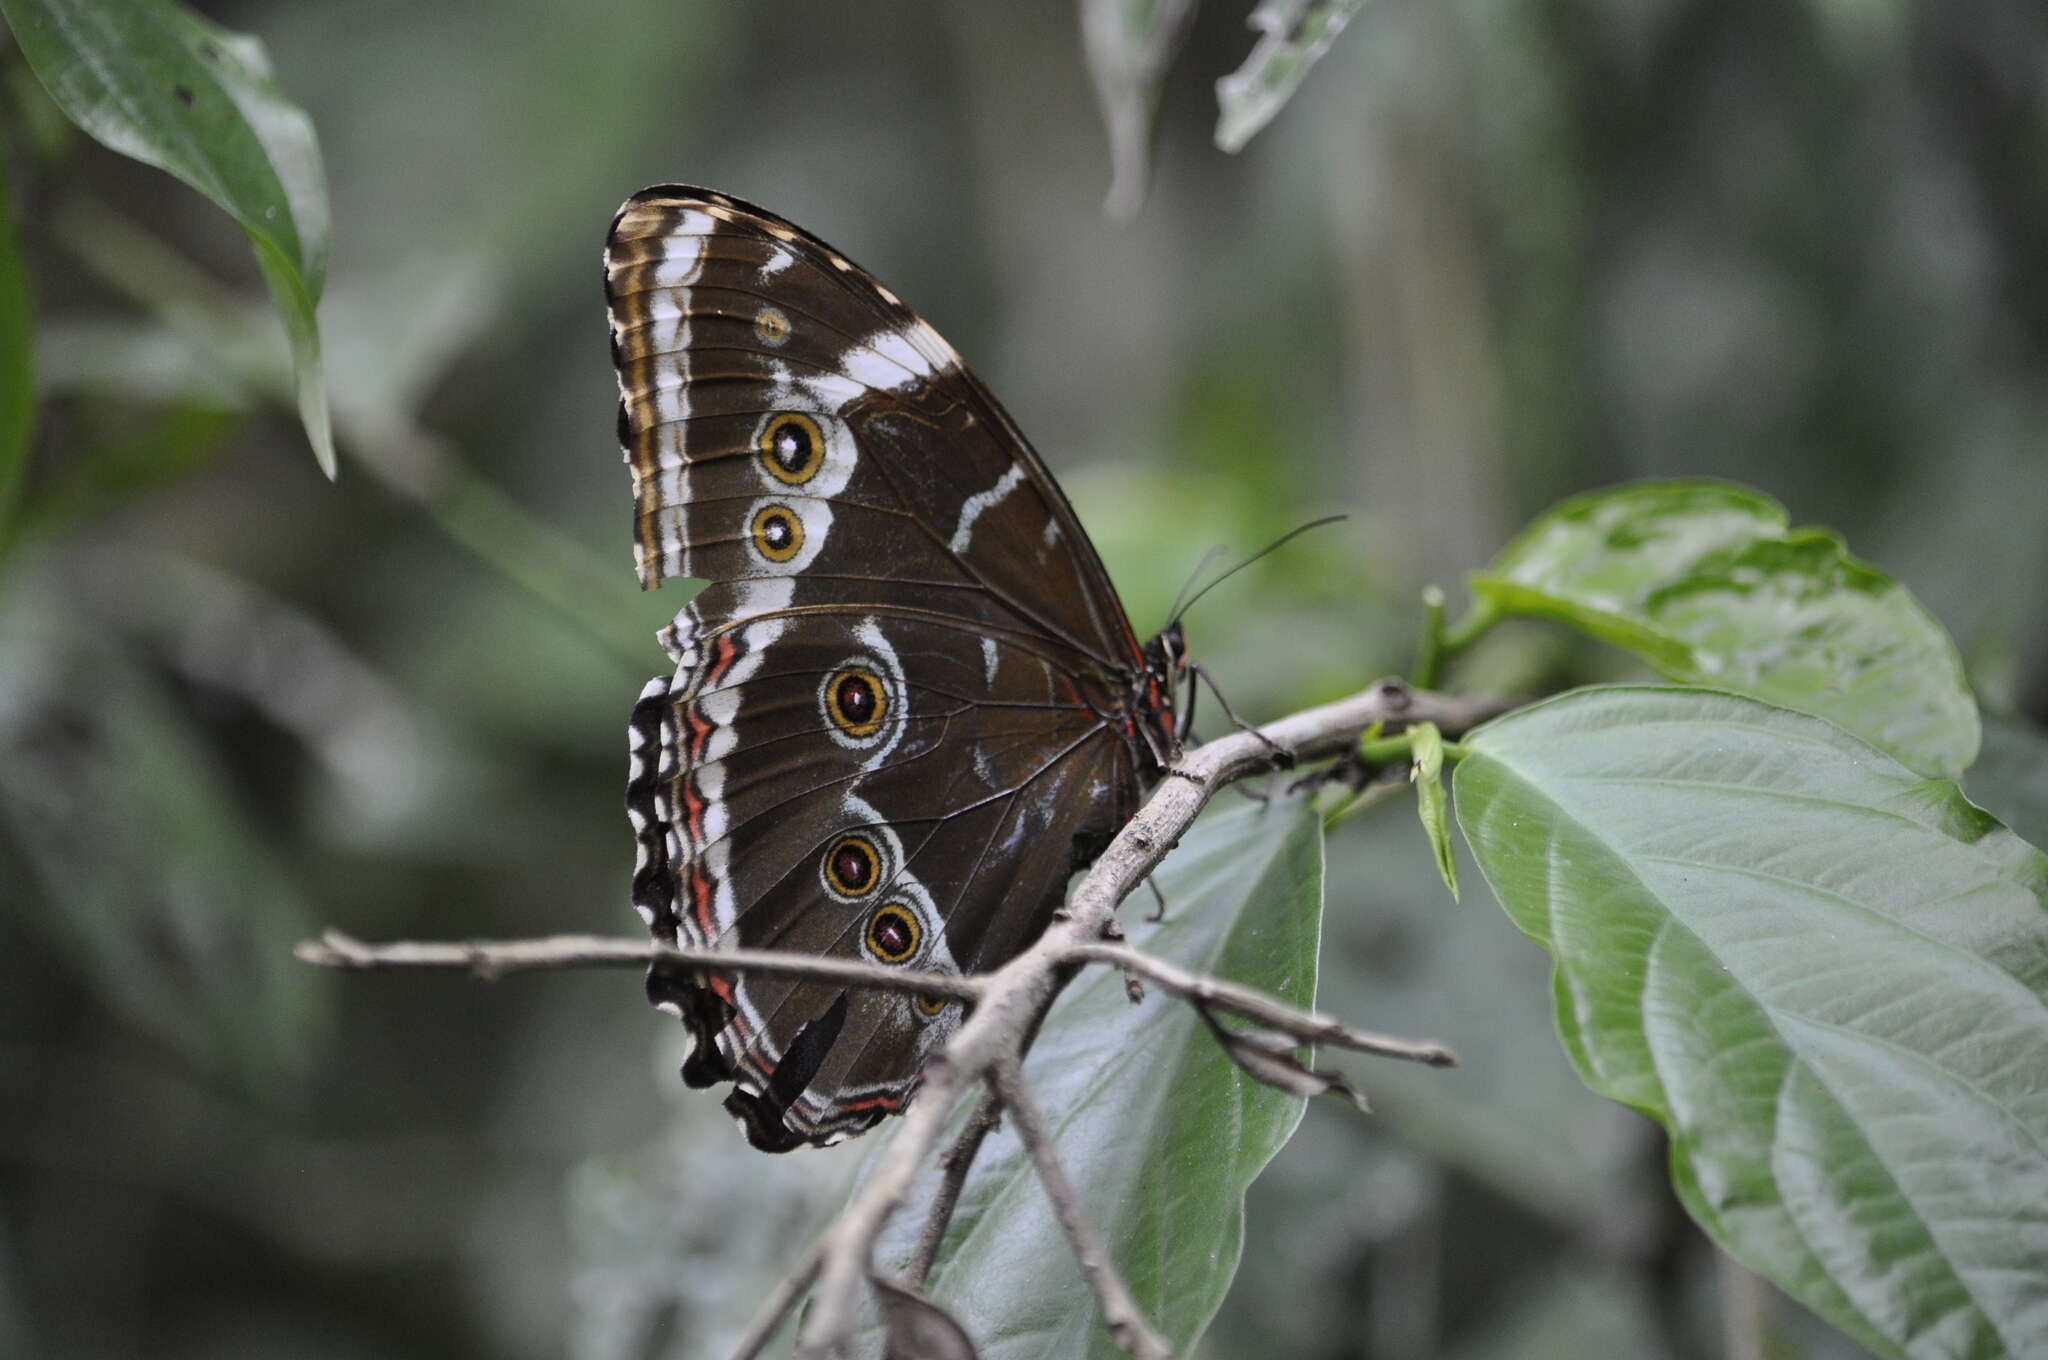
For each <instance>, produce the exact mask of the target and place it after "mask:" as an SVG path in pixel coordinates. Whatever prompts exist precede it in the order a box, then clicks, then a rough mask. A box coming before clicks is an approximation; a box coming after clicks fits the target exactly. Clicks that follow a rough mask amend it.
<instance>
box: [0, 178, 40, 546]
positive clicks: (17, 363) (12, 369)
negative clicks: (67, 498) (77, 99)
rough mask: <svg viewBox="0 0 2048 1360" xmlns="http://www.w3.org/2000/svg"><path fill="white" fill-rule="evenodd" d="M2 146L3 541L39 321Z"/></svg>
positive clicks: (30, 417)
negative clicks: (36, 326)
mask: <svg viewBox="0 0 2048 1360" xmlns="http://www.w3.org/2000/svg"><path fill="white" fill-rule="evenodd" d="M7 170H8V166H7V156H6V152H5V148H4V147H0V540H4V539H5V537H6V530H7V523H8V520H9V519H10V518H11V517H12V511H13V508H14V503H15V499H16V497H18V496H19V495H20V494H21V476H22V472H23V470H24V468H25V467H26V466H27V463H28V443H29V438H30V436H31V435H32V434H33V433H34V431H35V412H36V360H35V325H34V319H33V312H32V303H31V300H30V297H29V286H28V264H27V262H26V261H25V260H24V259H23V258H22V253H21V233H20V232H19V231H17V230H16V229H15V225H14V196H13V194H12V192H11V190H10V186H9V184H8V179H7Z"/></svg>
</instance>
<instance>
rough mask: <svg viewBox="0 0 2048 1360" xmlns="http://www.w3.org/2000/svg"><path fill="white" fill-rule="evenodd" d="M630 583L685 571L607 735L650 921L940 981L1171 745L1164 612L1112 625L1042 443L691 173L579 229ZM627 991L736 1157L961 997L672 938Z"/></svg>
mask: <svg viewBox="0 0 2048 1360" xmlns="http://www.w3.org/2000/svg"><path fill="white" fill-rule="evenodd" d="M605 289H606V296H607V299H608V303H609V307H610V317H611V336H612V359H613V363H614V366H615V367H616V369H617V372H618V381H619V424H618V433H619V443H620V445H621V447H622V448H623V450H624V453H625V461H626V463H627V465H628V466H629V467H630V468H631V470H632V480H633V504H634V555H635V562H636V566H637V568H638V571H639V576H640V582H641V585H642V587H643V588H652V587H654V586H656V585H658V584H659V583H660V582H661V581H662V580H663V579H665V578H667V577H672V576H681V577H696V578H700V579H702V580H703V581H705V582H707V583H708V584H706V585H705V587H704V588H703V590H702V591H701V592H700V593H698V594H697V595H696V596H695V597H694V598H693V599H691V600H690V602H689V603H688V604H687V605H685V606H684V607H683V609H682V610H681V612H680V613H679V614H677V616H676V618H675V620H674V622H673V623H671V624H670V625H669V626H668V627H667V628H665V629H663V630H662V632H661V634H660V640H661V642H662V645H663V647H664V648H665V649H666V651H667V652H668V655H669V657H670V659H671V660H672V661H673V662H674V665H675V672H674V674H673V675H672V676H669V677H665V678H664V677H657V678H656V679H654V680H651V681H649V682H648V683H647V686H646V688H645V689H644V690H643V691H642V693H641V695H640V698H639V701H638V702H637V703H636V704H635V705H634V708H633V713H632V718H631V723H630V750H631V755H630V768H629V776H628V783H627V791H626V806H627V812H628V814H629V817H630V819H631V821H632V824H633V830H634V834H635V837H636V839H637V842H638V858H637V864H636V867H635V871H634V876H633V901H634V905H635V906H636V907H637V908H638V910H639V912H640V914H641V915H642V916H643V917H645V918H646V920H647V924H648V926H649V928H650V930H651V931H652V932H653V935H654V938H655V939H656V940H658V941H660V942H663V943H667V944H675V945H679V946H687V947H696V948H706V947H710V948H731V947H746V948H767V949H778V950H791V951H800V952H807V953H814V954H825V955H832V956H838V957H842V958H858V959H865V960H867V961H869V962H872V963H876V964H881V965H886V966H893V967H902V968H912V969H926V970H936V971H939V972H943V973H956V974H963V975H964V974H973V973H977V972H984V971H987V970H990V969H993V968H995V967H997V966H999V965H1001V964H1002V963H1004V962H1005V961H1007V960H1009V959H1010V958H1012V957H1014V956H1015V955H1016V954H1017V953H1018V952H1020V951H1021V950H1023V949H1024V948H1025V947H1027V946H1028V945H1029V944H1030V943H1031V942H1032V941H1033V940H1034V939H1035V938H1036V937H1037V936H1038V935H1039V933H1040V932H1041V931H1042V930H1043V929H1044V928H1045V925H1046V923H1047V922H1048V921H1049V920H1050V919H1051V917H1052V915H1053V913H1054V912H1055V911H1056V910H1057V909H1058V908H1059V906H1060V904H1061V901H1062V900H1063V897H1064V894H1065V890H1066V884H1067V881H1068V879H1069V878H1070V877H1071V875H1072V874H1073V873H1074V872H1075V870H1077V869H1079V868H1081V867H1084V866H1086V865H1087V864H1089V863H1090V862H1092V861H1093V860H1094V859H1095V858H1096V857H1097V856H1098V855H1099V854H1100V853H1101V852H1102V849H1103V848H1104V847H1105V846H1106V845H1107V844H1108V842H1109V840H1110V839H1111V837H1113V836H1114V835H1115V834H1116V832H1117V831H1118V830H1119V829H1120V828H1121V827H1122V826H1123V825H1124V823H1125V822H1126V821H1128V820H1129V819H1130V817H1131V816H1132V814H1133V813H1134V812H1135V811H1136V810H1137V807H1138V805H1139V803H1140V801H1141V800H1142V798H1143V796H1144V794H1145V792H1146V791H1147V789H1148V788H1149V787H1150V786H1151V785H1152V783H1153V782H1155V781H1156V780H1157V779H1158V778H1159V777H1160V776H1161V775H1162V773H1163V772H1164V771H1165V770H1166V769H1167V768H1168V767H1169V766H1170V764H1171V762H1172V761H1173V760H1174V759H1175V758H1176V757H1177V756H1178V753H1179V752H1180V750H1181V744H1182V741H1183V739H1184V738H1185V736H1186V732H1185V730H1184V726H1183V725H1179V724H1177V723H1176V703H1175V695H1176V693H1177V692H1178V689H1179V687H1180V685H1181V684H1182V683H1183V681H1184V680H1185V679H1186V677H1187V674H1188V665H1187V655H1186V646H1185V639H1184V636H1183V633H1182V630H1181V627H1180V625H1179V624H1178V622H1175V623H1172V624H1169V625H1168V626H1167V628H1166V629H1165V630H1164V631H1163V632H1162V633H1160V634H1159V636H1157V637H1154V638H1153V639H1152V640H1151V641H1149V642H1140V641H1139V639H1138V637H1137V635H1136V634H1135V633H1134V632H1133V631H1132V629H1131V624H1130V620H1129V619H1128V617H1126V615H1125V612H1124V607H1123V603H1122V601H1121V600H1120V599H1119V598H1118V596H1117V593H1116V590H1115V588H1114V587H1113V586H1112V585H1111V584H1110V580H1109V575H1108V573H1107V572H1106V571H1105V570H1104V569H1103V565H1102V560H1101V558H1100V557H1099V556H1097V554H1096V551H1095V548H1094V545H1093V544H1092V543H1090V542H1089V540H1088V536H1087V535H1086V533H1084V532H1083V531H1082V528H1081V524H1080V521H1079V520H1078V519H1077V518H1076V517H1075V515H1074V511H1073V507H1072V506H1070V505H1069V504H1068V503H1067V498H1066V497H1065V496H1064V495H1063V494H1062V493H1061V491H1060V489H1059V487H1058V485H1057V484H1056V483H1055V482H1054V481H1053V479H1052V474H1051V473H1050V472H1048V471H1047V470H1046V467H1045V464H1044V463H1043V462H1041V461H1040V459H1039V457H1038V455H1037V454H1036V453H1035V452H1033V450H1032V448H1031V446H1030V445H1029V444H1028V443H1026V442H1025V440H1024V436H1023V435H1022V434H1021V433H1019V431H1018V429H1017V427H1016V425H1015V424H1014V423H1013V422H1012V421H1011V419H1010V417H1009V415H1008V414H1007V413H1005V411H1004V410H1003V408H1002V406H1001V405H1000V404H999V403H998V402H997V401H996V399H995V397H994V395H993V394H991V393H990V392H989V390H988V388H987V387H986V386H984V385H983V384H982V382H981V380H980V379H979V378H977V377H976V376H975V375H974V373H973V372H972V371H971V370H969V369H968V368H967V366H966V365H965V364H964V363H962V362H961V359H960V356H959V355H958V354H957V353H955V352H954V350H953V347H952V346H951V345H949V344H947V343H946V341H945V340H943V339H941V338H940V336H939V334H938V332H937V331H935V330H933V329H932V328H931V326H929V325H928V324H926V323H925V322H924V321H923V320H922V319H920V318H919V317H918V315H917V314H916V313H915V312H913V311H911V310H910V309H909V308H908V307H906V306H905V305H904V304H903V303H902V302H901V301H900V300H899V299H898V298H897V297H896V295H895V294H894V293H892V292H890V291H889V289H888V288H886V287H884V286H883V285H882V284H881V283H880V282H878V281H877V280H876V279H875V278H874V277H873V276H872V275H870V274H868V273H867V272H866V271H865V270H862V269H860V268H858V267H857V266H855V265H854V264H852V263H851V262H850V261H848V260H847V258H846V257H845V256H844V255H841V254H840V253H839V252H838V251H836V250H834V249H833V248H832V247H830V246H828V245H826V244H825V243H824V242H823V241H821V240H819V239H818V238H817V237H815V236H813V235H811V234H810V233H808V232H806V231H804V230H802V229H801V228H799V227H797V226H795V225H793V224H791V223H790V222H788V221H785V220H784V219H782V218H780V217H777V216H776V215H774V214H773V213H770V212H766V211H764V210H762V209H760V208H757V207H755V206H753V205H752V204H749V203H745V202H742V201H741V200H739V199H736V198H731V197H728V196H726V195H724V194H720V193H715V192H712V191H710V190H706V189H698V188H691V187H688V186H684V185H660V186H657V187H655V188H651V189H646V190H643V191H641V192H640V193H637V194H635V195H633V197H632V198H630V199H628V200H627V201H626V203H625V206H624V207H622V208H621V209H620V210H619V214H618V216H617V217H616V218H615V219H614V220H613V222H612V226H611V232H610V235H609V237H608V239H607V242H606V246H605ZM647 987H648V994H649V996H650V998H651V999H652V1000H653V1001H654V1003H655V1004H656V1005H657V1006H660V1007H661V1008H662V1009H664V1010H667V1011H670V1012H673V1013H675V1014H676V1015H678V1016H680V1018H681V1019H682V1021H683V1023H684V1025H685V1026H686V1027H687V1029H688V1030H689V1032H690V1034H691V1035H692V1037H693V1039H694V1044H693V1051H692V1053H691V1055H690V1057H689V1059H688V1060H687V1061H686V1062H685V1063H684V1065H683V1069H682V1073H683V1078H684V1080H685V1081H686V1082H688V1083H689V1084H690V1085H692V1086H711V1085H716V1084H719V1083H722V1082H731V1083H733V1089H732V1091H731V1092H730V1094H729V1095H728V1096H727V1098H726V1102H725V1103H726V1108H727V1109H728V1110H729V1111H730V1112H731V1113H732V1115H733V1116H734V1117H735V1118H736V1119H737V1120H738V1122H739V1124H740V1125H741V1127H742V1128H743V1129H744V1130H745V1132H746V1136H747V1138H748V1140H749V1141H750V1142H751V1143H753V1144H754V1146H756V1147H759V1148H762V1149H765V1150H768V1151H776V1152H781V1151H787V1150H789V1149H792V1148H795V1147H799V1146H802V1145H804V1144H807V1143H809V1144H819V1145H823V1144H827V1143H831V1142H835V1141H837V1140H839V1139H841V1138H844V1137H847V1136H849V1135H852V1134H857V1133H860V1132H862V1131H863V1130H865V1129H868V1128H870V1127H872V1126H873V1125H874V1124H875V1123H876V1122H878V1121H879V1120H880V1119H882V1118H883V1117H884V1116H886V1115H888V1114H891V1113H893V1112H895V1111H897V1110H899V1109H901V1108H902V1106H903V1105H904V1103H905V1102H906V1101H907V1100H908V1099H909V1097H910V1095H911V1093H912V1092H913V1091H914V1089H915V1087H916V1084H917V1079H918V1074H919V1072H920V1070H921V1069H922V1067H923V1065H924V1063H925V1061H926V1059H927V1058H928V1057H929V1056H930V1055H931V1054H932V1053H934V1052H935V1051H936V1050H937V1048H938V1046H939V1045H941V1044H942V1043H943V1042H944V1041H945V1039H946V1037H947V1036H948V1035H950V1034H951V1033H952V1032H953V1031H954V1030H955V1029H957V1028H958V1026H959V1025H960V1023H961V1020H962V1019H963V1017H964V1009H965V1004H966V1003H964V1002H961V1001H958V1000H948V999H946V998H943V997H920V996H915V995H912V994H910V993H907V992H891V991H885V990H880V989H874V988H855V989H849V988H848V987H846V986H844V985H843V984H839V983H827V982H822V981H813V980H805V979H795V978H783V977H768V976H760V975H754V976H731V977H727V976H718V975H712V974H705V973H700V972H696V971H694V970H692V969H689V968H687V967H684V966H680V965H678V964H677V963H675V962H674V961H672V960H663V961H658V962H657V963H656V964H655V965H654V966H653V967H652V968H651V969H650V971H649V974H648V979H647Z"/></svg>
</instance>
